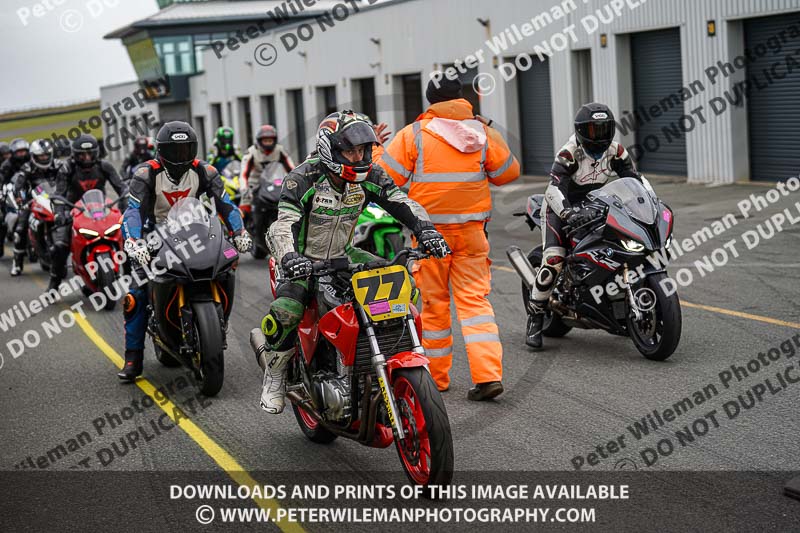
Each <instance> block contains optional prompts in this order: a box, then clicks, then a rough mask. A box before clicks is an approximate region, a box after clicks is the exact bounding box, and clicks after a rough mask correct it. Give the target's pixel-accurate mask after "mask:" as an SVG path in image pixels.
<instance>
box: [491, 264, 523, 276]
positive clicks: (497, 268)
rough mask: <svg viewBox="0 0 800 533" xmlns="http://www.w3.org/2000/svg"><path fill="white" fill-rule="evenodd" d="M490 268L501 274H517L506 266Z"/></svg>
mask: <svg viewBox="0 0 800 533" xmlns="http://www.w3.org/2000/svg"><path fill="white" fill-rule="evenodd" d="M492 268H493V269H495V270H502V271H503V272H511V273H512V274H516V273H517V271H516V270H514V269H513V268H511V267H507V266H503V265H497V266H492Z"/></svg>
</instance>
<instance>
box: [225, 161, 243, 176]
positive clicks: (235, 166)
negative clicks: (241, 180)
mask: <svg viewBox="0 0 800 533" xmlns="http://www.w3.org/2000/svg"><path fill="white" fill-rule="evenodd" d="M241 172H242V163H241V162H240V161H237V160H236V159H234V160H233V161H231V162H230V163H228V164H227V165H225V168H224V169H222V175H223V176H225V177H226V178H228V179H229V180H233V179H234V178H236V176H238V175H239V174H240V173H241Z"/></svg>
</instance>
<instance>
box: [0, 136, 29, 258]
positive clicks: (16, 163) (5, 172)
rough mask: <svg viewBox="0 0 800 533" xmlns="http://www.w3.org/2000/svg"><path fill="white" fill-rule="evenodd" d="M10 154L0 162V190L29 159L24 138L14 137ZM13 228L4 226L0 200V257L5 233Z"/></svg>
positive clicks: (2, 206) (3, 210) (3, 212)
mask: <svg viewBox="0 0 800 533" xmlns="http://www.w3.org/2000/svg"><path fill="white" fill-rule="evenodd" d="M9 152H10V154H11V155H10V156H9V157H8V158H7V159H5V160H3V163H2V164H0V190H2V189H3V188H4V187H5V186H6V185H7V184H9V183H11V180H12V178H13V177H14V175H15V174H16V173H17V172H19V170H20V169H21V168H22V165H24V164H25V163H27V162H28V160H29V159H30V156H31V154H30V145H29V144H28V141H26V140H25V139H14V140H13V141H11V144H10V145H9ZM12 229H13V228H9V227H7V226H6V203H5V202H4V201H3V202H0V257H3V255H5V244H6V235H7V234H8V232H9V231H10V230H12Z"/></svg>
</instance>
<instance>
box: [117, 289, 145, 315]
mask: <svg viewBox="0 0 800 533" xmlns="http://www.w3.org/2000/svg"><path fill="white" fill-rule="evenodd" d="M144 296H145V292H144V290H143V289H133V290H132V291H131V292H129V293H128V294H126V295H125V299H124V300H123V303H122V313H123V316H124V317H125V319H126V320H127V319H129V318H131V317H133V316H134V315H135V314H136V312H137V311H138V310H139V307H140V306H141V305H143V303H144Z"/></svg>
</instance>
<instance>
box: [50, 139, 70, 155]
mask: <svg viewBox="0 0 800 533" xmlns="http://www.w3.org/2000/svg"><path fill="white" fill-rule="evenodd" d="M53 150H54V151H55V155H56V157H59V158H67V157H69V156H70V155H72V146H71V145H70V142H69V139H67V138H66V137H59V138H58V140H56V142H55V144H54V145H53Z"/></svg>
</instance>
